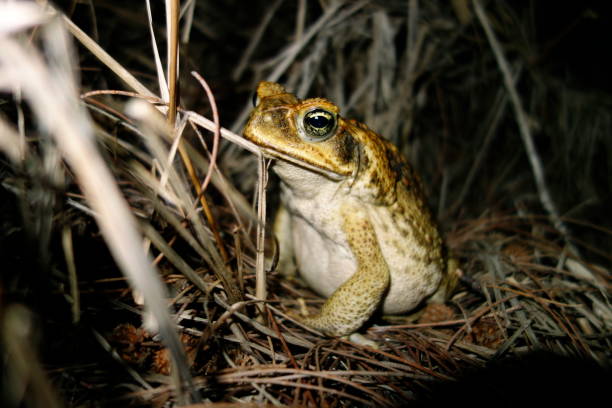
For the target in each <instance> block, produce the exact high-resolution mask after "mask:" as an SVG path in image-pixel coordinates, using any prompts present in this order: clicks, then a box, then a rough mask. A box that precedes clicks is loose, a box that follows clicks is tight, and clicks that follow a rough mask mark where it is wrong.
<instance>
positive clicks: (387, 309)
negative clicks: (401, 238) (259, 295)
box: [291, 217, 441, 314]
mask: <svg viewBox="0 0 612 408" xmlns="http://www.w3.org/2000/svg"><path fill="white" fill-rule="evenodd" d="M291 225H292V237H293V242H294V244H293V245H294V254H295V258H296V263H297V267H298V271H299V274H300V276H301V277H302V278H303V279H304V281H305V282H306V283H307V284H308V286H309V287H310V288H312V289H313V290H314V291H315V292H317V293H318V294H320V295H321V296H324V297H329V296H330V295H331V294H332V293H333V292H334V291H335V290H336V289H337V288H338V287H339V286H340V285H341V284H342V283H344V282H345V281H346V280H347V279H348V278H350V277H351V276H352V275H353V273H354V272H355V270H356V268H357V264H356V261H355V258H354V256H353V254H352V253H351V251H350V250H349V249H348V246H347V244H346V242H345V240H344V239H343V238H342V235H341V232H340V230H339V229H337V230H334V231H330V232H329V234H328V235H331V236H332V237H331V238H330V237H326V236H324V235H322V234H321V233H320V232H318V231H317V230H315V229H314V228H313V227H312V226H311V225H310V224H308V223H307V222H306V221H304V220H303V219H302V218H299V217H293V219H292V223H291ZM382 250H383V255H385V248H384V247H383V248H382ZM389 255H392V258H390V259H392V261H390V262H388V265H389V270H390V273H391V285H390V288H389V290H388V291H387V294H386V296H385V298H384V300H383V306H382V311H383V313H385V314H402V313H405V312H408V311H410V310H412V309H414V308H415V307H416V306H418V305H419V303H421V301H423V299H424V298H426V297H428V296H429V295H431V294H432V293H433V292H434V291H435V290H436V289H437V287H438V285H439V282H440V278H441V271H440V270H439V267H438V266H437V265H434V264H431V265H430V266H425V268H424V267H423V265H420V267H417V265H415V264H414V261H413V260H411V259H409V258H404V259H401V257H400V258H399V259H398V256H397V253H393V254H389ZM385 257H386V256H385ZM386 258H387V257H386ZM423 269H425V270H426V274H427V275H429V277H428V278H425V277H424V276H423V274H422V272H423ZM417 270H420V271H421V273H416V271H417ZM373 300H374V299H373Z"/></svg>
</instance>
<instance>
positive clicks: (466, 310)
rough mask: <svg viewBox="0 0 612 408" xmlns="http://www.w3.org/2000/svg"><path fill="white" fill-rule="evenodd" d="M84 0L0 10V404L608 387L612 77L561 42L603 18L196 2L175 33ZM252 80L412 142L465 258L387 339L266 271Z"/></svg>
mask: <svg viewBox="0 0 612 408" xmlns="http://www.w3.org/2000/svg"><path fill="white" fill-rule="evenodd" d="M66 3H67V4H66V5H65V7H64V8H63V9H62V10H63V11H64V12H65V13H67V15H68V16H67V17H62V16H61V15H59V14H57V13H56V12H54V11H50V9H47V12H45V13H42V12H41V9H40V8H39V7H38V6H36V5H35V3H30V2H21V3H19V4H18V5H15V4H12V5H11V4H10V3H3V4H0V16H11V17H10V18H0V89H1V90H2V92H4V93H3V94H1V96H0V98H1V100H0V108H1V109H2V110H1V111H0V151H1V152H2V153H3V156H2V158H1V160H2V161H0V182H1V187H0V194H1V198H0V203H1V205H2V207H1V210H2V211H1V213H2V217H1V218H0V220H1V221H2V230H1V232H2V234H1V235H0V270H1V271H2V273H1V275H0V327H1V329H0V347H1V348H0V351H1V352H2V356H3V362H2V370H1V374H0V381H1V382H0V387H1V388H0V401H2V406H7V407H13V406H14V407H17V406H31V407H48V406H53V407H55V406H57V407H59V406H110V405H112V406H122V405H128V404H131V405H134V404H136V405H143V406H156V407H161V406H173V405H188V404H194V405H188V406H193V407H196V406H197V407H205V406H210V407H213V406H215V407H225V406H227V407H229V406H235V405H237V404H242V405H246V404H251V405H252V406H267V405H303V406H398V405H402V404H404V403H406V402H408V401H412V402H415V401H418V402H421V403H428V404H436V403H449V402H450V401H452V402H453V403H456V402H457V401H466V402H467V401H470V403H476V404H477V403H478V402H479V401H480V402H481V403H483V404H484V403H485V402H486V401H489V398H499V399H500V400H501V401H504V402H505V403H507V404H508V405H512V404H515V403H519V402H520V403H523V402H524V401H523V400H521V399H520V396H517V395H516V394H517V393H516V392H515V390H517V389H521V390H525V391H530V392H531V394H533V393H535V394H536V395H539V397H533V398H535V401H537V402H539V403H546V404H550V403H555V402H563V403H568V402H569V401H572V399H571V398H572V393H571V391H570V390H571V389H580V390H581V398H585V399H589V398H593V399H594V400H596V398H598V397H600V396H603V395H605V391H606V388H605V387H606V385H605V384H606V379H609V370H610V361H611V358H610V357H611V355H610V350H611V347H610V346H611V344H610V343H611V341H612V308H611V307H610V303H609V294H610V285H611V279H610V267H611V264H612V262H610V260H611V256H610V254H611V253H612V252H611V251H612V239H611V235H612V223H611V221H610V217H609V210H608V208H609V205H610V197H611V196H612V194H611V193H612V191H611V185H610V179H611V178H612V174H611V173H610V171H611V170H610V169H611V168H610V167H609V166H610V165H609V162H610V159H611V156H612V141H611V140H610V138H608V137H607V135H609V134H610V132H611V131H612V121H611V115H610V105H611V101H612V98H611V96H610V90H611V89H610V87H609V84H607V85H606V84H604V83H599V84H597V85H598V87H597V88H598V89H595V88H593V87H591V86H590V84H589V82H588V81H586V80H585V76H586V74H589V72H588V71H582V70H580V69H578V70H576V69H575V67H574V66H573V65H572V64H569V63H567V61H565V60H559V59H558V57H555V55H557V54H555V50H556V47H557V46H559V44H565V45H566V44H569V43H572V42H570V41H568V39H573V40H574V41H580V40H582V39H583V37H580V36H579V33H580V29H581V27H584V24H586V23H585V21H586V22H588V23H590V22H591V20H588V19H592V21H593V24H596V23H598V22H599V23H600V20H597V19H598V18H599V19H603V17H602V16H598V15H597V9H588V8H586V7H585V8H584V9H581V12H582V14H580V13H579V14H577V15H576V16H575V18H574V19H570V20H569V21H568V22H567V23H566V24H565V23H564V24H562V25H560V26H559V27H552V28H548V30H549V31H545V30H544V31H540V32H538V31H536V27H538V23H539V22H540V21H541V20H539V18H541V17H539V15H540V14H539V13H541V9H540V8H539V7H541V6H536V5H535V4H526V5H523V6H516V5H515V6H514V7H511V6H509V5H508V4H506V3H505V2H482V1H474V2H470V1H467V0H465V1H463V0H457V1H453V2H450V3H449V5H442V4H441V3H440V4H439V3H438V2H419V1H417V0H409V1H407V2H406V1H389V2H377V1H351V2H348V1H346V2H343V1H331V2H321V3H323V4H326V5H325V7H323V8H321V6H320V5H319V4H318V3H315V2H308V1H305V0H300V1H297V2H287V1H281V0H279V1H276V2H273V4H268V3H266V2H263V3H262V4H259V2H252V3H253V5H249V6H247V5H245V3H243V2H236V4H232V3H233V2H231V1H230V2H227V5H224V6H220V5H214V6H213V5H212V3H210V2H184V4H183V7H184V8H185V9H184V10H182V14H181V16H182V19H181V20H180V21H179V22H178V26H179V27H180V30H178V29H177V22H176V20H174V22H173V19H172V18H167V19H165V17H164V9H163V7H161V5H160V4H155V2H152V3H153V4H151V6H152V8H151V9H150V13H149V15H150V18H147V10H146V9H145V7H144V6H143V5H140V4H139V5H138V7H131V6H130V7H128V6H127V5H126V4H124V3H115V2H111V1H102V2H89V3H88V2H85V3H84V4H83V3H78V2H72V1H70V2H66ZM166 3H167V4H166V7H167V10H169V11H170V10H173V8H172V7H173V6H175V5H176V3H177V2H173V1H168V2H166ZM264 3H265V4H264ZM451 4H452V6H451ZM264 5H265V7H264ZM141 6H142V7H141ZM232 6H234V7H232ZM9 7H10V9H9ZM175 10H176V9H175ZM236 10H239V12H237V11H236ZM9 12H10V13H9ZM168 15H172V13H170V12H169V13H168ZM79 27H81V28H79ZM542 30H543V29H542ZM179 31H180V32H179ZM69 33H70V34H72V36H73V37H74V38H69ZM150 33H153V34H154V37H155V38H156V39H157V44H158V45H159V47H160V51H157V50H154V46H152V45H151V44H152V43H151V37H150ZM166 33H171V35H170V36H169V37H170V38H168V41H167V44H170V46H166V45H164V44H162V42H163V41H164V40H165V39H166ZM179 36H180V38H181V39H182V45H181V50H180V58H181V62H180V64H178V65H177V64H176V63H174V62H170V63H167V62H166V61H175V60H174V59H173V57H172V55H173V54H174V51H173V50H176V49H175V48H173V47H172V45H171V44H173V43H174V44H175V43H176V41H177V39H178V38H179ZM75 43H77V44H79V45H78V47H79V48H78V54H77V53H76V52H75V50H74V48H75V47H74V44H75ZM187 45H188V47H187ZM585 46H586V45H585ZM165 49H169V50H170V52H168V55H167V56H165V54H164V52H165V51H162V50H165ZM576 52H577V51H576ZM587 63H588V61H587ZM556 64H566V65H563V66H564V67H565V68H566V71H564V72H563V73H562V74H563V75H560V74H559V72H558V70H555V69H554V67H555V66H556ZM177 66H178V67H179V68H180V70H179V75H178V78H179V79H180V88H181V92H180V96H181V100H180V103H179V104H178V105H175V104H174V103H173V102H172V101H177V100H178V92H177V90H178V86H177V84H176V83H175V81H174V80H173V77H174V75H172V74H171V73H168V72H172V69H174V68H175V67H177ZM75 70H76V71H78V73H79V74H80V79H79V77H78V76H77V75H75V72H74V71H75ZM192 71H195V72H196V73H194V74H191V72H192ZM198 73H199V75H201V76H202V77H203V78H202V77H200V76H199V75H198ZM204 79H205V80H204ZM259 80H278V81H281V82H283V83H284V84H286V86H287V87H288V88H289V89H293V90H295V93H296V94H298V95H299V96H306V95H309V96H314V95H320V96H326V97H328V98H329V99H332V100H333V101H335V102H336V103H337V104H338V105H339V106H340V107H341V110H342V111H343V113H344V115H345V116H349V117H357V118H359V119H360V120H362V121H363V122H365V123H367V124H368V125H369V126H370V127H372V128H373V129H376V130H377V131H379V132H380V133H381V134H383V135H385V136H386V137H388V138H389V139H391V140H392V141H394V142H395V143H396V144H397V145H398V146H400V148H401V149H402V151H403V152H404V153H405V154H406V156H407V157H409V158H410V160H411V161H412V162H413V163H414V164H415V166H416V167H417V168H418V169H419V170H420V171H421V173H422V175H423V178H424V180H425V184H426V186H428V189H429V196H430V199H431V204H432V208H434V209H435V211H436V213H437V216H438V218H439V220H440V222H441V225H442V226H443V229H444V231H445V236H446V240H447V244H448V247H449V250H450V251H451V252H452V253H453V254H454V255H455V256H457V257H458V258H459V259H460V260H461V263H462V266H461V268H462V271H463V273H464V279H463V281H462V284H461V287H460V288H459V289H458V290H457V292H456V293H455V294H454V296H453V297H452V299H451V300H450V301H449V302H448V304H447V305H444V306H440V307H437V308H428V309H427V310H426V311H425V312H424V313H423V314H422V315H420V316H419V317H418V320H417V319H416V318H415V317H414V316H413V317H406V316H400V317H383V316H376V317H375V318H374V319H373V321H372V324H371V325H369V326H368V327H367V330H366V331H365V335H366V336H367V337H368V338H369V339H371V340H374V341H375V342H376V343H377V344H378V345H379V348H378V349H374V348H370V347H366V346H358V345H355V344H353V343H350V342H348V341H345V340H343V339H330V338H324V337H321V336H319V335H317V334H316V333H313V332H311V331H309V330H306V329H305V328H303V327H301V326H300V325H299V323H297V322H295V321H293V320H292V319H291V317H290V316H289V315H290V314H291V312H294V311H296V310H298V309H299V308H300V307H301V304H300V300H301V299H304V300H305V302H306V304H307V306H308V307H313V308H317V307H319V306H320V304H321V302H322V299H320V298H318V297H317V296H315V295H313V294H312V293H311V292H310V291H308V289H307V288H304V287H302V286H301V285H300V284H299V283H298V282H294V281H286V280H283V279H282V278H281V276H280V273H278V271H275V272H268V273H266V270H265V262H264V239H263V238H264V233H265V231H266V230H269V228H268V229H266V226H265V219H266V207H268V214H270V213H271V212H272V213H273V210H274V208H275V205H276V202H277V198H276V194H275V193H276V188H275V181H274V179H273V178H271V179H270V181H269V182H268V179H267V167H268V163H267V162H266V161H265V160H264V159H263V157H262V156H261V153H260V152H259V151H258V150H257V148H255V147H254V146H252V145H250V144H249V143H247V142H246V141H244V140H243V139H242V138H240V136H238V135H236V134H235V133H232V132H231V131H229V130H227V129H226V128H230V129H233V131H234V132H238V133H239V131H240V129H241V127H242V126H243V124H244V120H245V118H246V115H247V114H248V112H249V110H250V101H249V102H247V99H250V98H248V94H249V92H251V91H252V90H253V89H254V87H255V84H256V83H257V82H258V81H259ZM209 85H210V87H209ZM200 102H201V103H200ZM217 107H218V108H217ZM203 111H204V112H210V115H211V116H212V117H213V120H212V121H211V120H208V119H206V118H205V117H204V116H206V115H208V113H207V114H206V115H200V114H198V112H203ZM221 126H224V127H225V128H224V127H221ZM220 138H222V139H223V141H221V140H220ZM256 169H257V170H256ZM266 190H267V191H268V192H269V195H268V196H267V201H268V202H269V203H270V204H269V205H266ZM251 202H255V203H256V205H255V204H253V205H252V204H251ZM255 207H257V208H255ZM268 218H269V217H268ZM266 238H267V240H268V241H269V240H270V237H269V234H266ZM160 278H161V279H160ZM162 282H164V283H165V285H161V284H160V283H162ZM262 298H266V300H267V301H266V302H265V303H264V302H262V301H261V300H259V299H262ZM143 305H144V307H143ZM553 385H554V388H550V387H551V386H553ZM547 387H548V388H547ZM551 391H554V392H551ZM528 394H529V392H525V393H524V394H522V395H528ZM544 396H546V397H544ZM581 403H584V400H581ZM242 405H241V406H242ZM246 406H248V405H246Z"/></svg>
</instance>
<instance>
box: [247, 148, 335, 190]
mask: <svg viewBox="0 0 612 408" xmlns="http://www.w3.org/2000/svg"><path fill="white" fill-rule="evenodd" d="M258 147H259V149H260V151H261V152H262V153H263V154H264V156H265V157H266V158H269V159H275V160H282V161H284V162H286V163H290V164H292V165H295V166H297V167H301V168H303V169H306V170H310V171H313V172H315V173H318V174H320V175H322V176H324V177H327V178H328V179H330V180H334V181H340V180H343V179H345V178H346V177H347V176H346V174H341V173H337V172H335V171H331V170H329V169H326V168H324V167H322V166H319V165H317V164H315V163H310V162H307V161H304V160H300V159H296V158H295V157H293V156H289V155H288V154H285V153H282V152H279V151H278V150H275V149H273V148H271V147H268V146H261V145H258Z"/></svg>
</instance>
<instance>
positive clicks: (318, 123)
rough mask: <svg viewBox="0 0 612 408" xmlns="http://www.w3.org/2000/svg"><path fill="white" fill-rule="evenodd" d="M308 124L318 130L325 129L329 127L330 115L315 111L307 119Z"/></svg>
mask: <svg viewBox="0 0 612 408" xmlns="http://www.w3.org/2000/svg"><path fill="white" fill-rule="evenodd" d="M306 121H307V123H308V124H309V125H310V126H312V127H313V128H316V129H324V128H326V127H327V126H329V122H330V120H329V114H327V113H324V112H318V111H314V112H312V113H310V114H309V115H308V118H306Z"/></svg>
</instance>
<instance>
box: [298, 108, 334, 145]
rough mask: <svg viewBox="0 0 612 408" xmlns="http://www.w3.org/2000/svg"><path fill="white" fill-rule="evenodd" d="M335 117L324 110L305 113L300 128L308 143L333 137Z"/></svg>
mask: <svg viewBox="0 0 612 408" xmlns="http://www.w3.org/2000/svg"><path fill="white" fill-rule="evenodd" d="M336 125H337V120H336V115H335V114H334V113H332V112H329V111H326V110H324V109H314V110H311V111H310V112H307V113H306V114H305V115H304V117H303V119H302V128H303V129H304V132H305V133H306V135H305V136H307V138H308V139H309V140H310V141H313V142H322V141H323V140H326V139H328V138H330V137H331V136H333V135H334V132H335V131H336Z"/></svg>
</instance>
